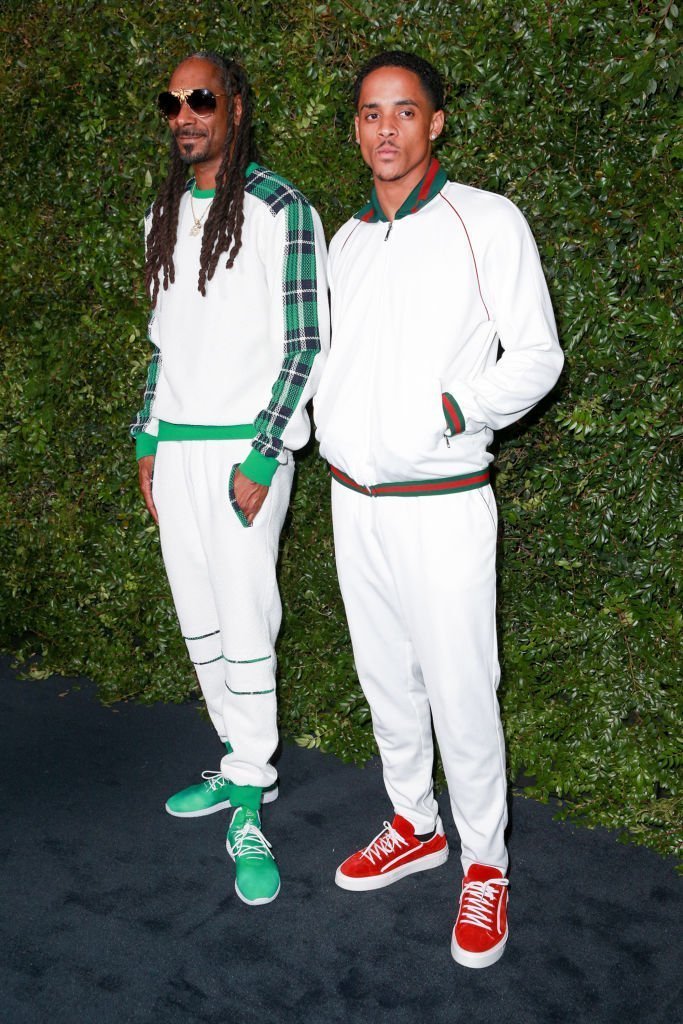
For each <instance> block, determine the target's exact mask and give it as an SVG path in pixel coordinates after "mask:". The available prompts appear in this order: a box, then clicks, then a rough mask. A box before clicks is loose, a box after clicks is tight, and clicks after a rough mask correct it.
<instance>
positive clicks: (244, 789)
mask: <svg viewBox="0 0 683 1024" xmlns="http://www.w3.org/2000/svg"><path fill="white" fill-rule="evenodd" d="M262 792H263V790H262V789H260V787H259V786H236V785H235V784H234V783H232V782H231V783H230V803H231V804H232V806H233V807H248V808H249V810H250V811H258V810H259V809H260V807H261V793H262Z"/></svg>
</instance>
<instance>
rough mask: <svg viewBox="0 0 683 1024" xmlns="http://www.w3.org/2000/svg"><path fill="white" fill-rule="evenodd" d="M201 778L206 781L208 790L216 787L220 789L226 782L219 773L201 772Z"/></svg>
mask: <svg viewBox="0 0 683 1024" xmlns="http://www.w3.org/2000/svg"><path fill="white" fill-rule="evenodd" d="M202 778H203V779H206V782H207V783H208V786H209V789H216V787H222V786H224V785H225V783H226V782H227V781H228V780H227V779H226V777H225V775H223V774H222V773H221V772H208V771H207V772H202Z"/></svg>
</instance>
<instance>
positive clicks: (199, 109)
mask: <svg viewBox="0 0 683 1024" xmlns="http://www.w3.org/2000/svg"><path fill="white" fill-rule="evenodd" d="M217 96H225V93H224V92H212V91H211V89H174V91H173V92H160V93H159V95H158V97H157V106H158V107H159V110H160V111H161V113H162V114H163V115H164V117H177V116H178V114H179V113H180V108H181V107H182V105H183V103H187V105H188V107H189V108H190V110H191V111H192V113H193V114H196V115H197V117H208V116H209V114H213V113H214V111H215V110H216V97H217Z"/></svg>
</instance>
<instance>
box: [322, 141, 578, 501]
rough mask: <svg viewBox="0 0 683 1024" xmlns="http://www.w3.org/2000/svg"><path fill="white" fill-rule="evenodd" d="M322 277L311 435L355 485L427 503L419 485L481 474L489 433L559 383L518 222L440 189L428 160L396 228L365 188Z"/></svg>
mask: <svg viewBox="0 0 683 1024" xmlns="http://www.w3.org/2000/svg"><path fill="white" fill-rule="evenodd" d="M328 278H329V282H330V288H331V293H332V350H331V354H330V357H329V359H328V362H327V365H326V368H325V370H324V372H323V376H322V381H321V384H320V388H319V391H318V396H317V398H316V400H315V418H316V423H317V437H318V440H319V442H320V450H321V454H322V455H323V457H324V458H325V459H327V461H328V462H330V463H331V465H332V466H333V467H334V468H336V469H337V470H338V471H340V472H341V474H343V475H344V476H346V477H347V478H350V480H351V482H355V484H357V485H360V486H361V487H362V488H371V487H373V486H374V485H381V484H387V483H391V482H402V483H409V484H414V485H415V490H413V489H412V487H408V488H404V489H403V490H402V491H401V492H400V493H405V494H409V493H422V490H423V485H424V484H425V481H432V482H436V481H443V479H444V478H452V477H461V478H463V481H464V479H465V478H466V476H467V475H469V474H474V475H476V474H477V473H480V472H481V471H482V470H486V468H487V466H488V464H489V463H490V462H491V460H492V458H493V456H492V455H491V454H490V453H489V452H487V447H488V445H489V444H490V443H491V440H492V437H493V431H494V430H496V429H499V428H501V427H506V426H507V425H508V424H510V423H513V422H514V421H515V420H517V419H518V418H519V417H520V416H523V415H524V414H525V413H526V412H528V411H529V410H530V409H531V408H532V407H533V406H534V405H535V404H536V403H537V402H538V401H539V400H540V399H541V398H542V397H543V396H544V395H545V394H546V393H547V392H548V391H550V389H551V388H552V387H553V385H554V384H555V382H556V380H557V378H558V376H559V374H560V371H561V369H562V364H563V355H562V352H561V349H560V346H559V343H558V339H557V331H556V327H555V320H554V317H553V311H552V306H551V303H550V297H549V295H548V289H547V287H546V283H545V280H544V277H543V272H542V270H541V265H540V261H539V256H538V251H537V249H536V245H535V243H534V239H533V237H532V234H531V231H530V230H529V227H528V225H527V223H526V221H525V220H524V217H523V216H522V214H521V213H520V212H519V210H518V209H517V208H516V207H515V206H514V205H513V204H512V203H511V202H509V200H507V199H505V198H504V197H503V196H499V195H495V194H493V193H491V192H483V191H481V190H479V189H475V188H470V187H469V186H466V185H460V184H457V183H455V182H450V181H448V180H447V178H446V175H445V173H444V172H443V171H442V170H441V168H440V167H439V164H438V162H437V161H436V160H432V162H431V165H430V167H429V169H428V171H427V174H426V176H425V178H424V179H423V181H422V182H421V183H420V184H419V185H418V186H417V187H416V189H415V190H414V192H413V193H412V194H411V195H410V196H409V197H408V199H407V200H406V202H405V203H404V204H403V206H402V207H401V209H400V210H399V211H398V213H397V214H396V217H395V219H394V221H393V222H391V223H389V222H388V221H387V219H386V217H385V215H384V213H383V211H382V209H381V207H380V205H379V202H378V200H377V196H376V193H375V192H374V190H373V193H372V199H371V200H370V202H369V203H368V205H367V206H365V207H364V208H363V209H362V210H360V211H359V213H357V214H356V215H355V216H354V217H352V218H351V220H349V221H347V222H346V224H344V226H343V227H342V228H341V229H340V230H339V231H338V232H337V234H336V235H335V236H334V238H333V240H332V243H331V246H330V253H329V264H328ZM499 346H500V349H502V355H500V358H499ZM333 472H334V469H333ZM486 476H488V473H486ZM338 479H341V477H338ZM342 482H348V480H347V481H344V480H342ZM479 485H480V484H479ZM428 490H429V488H428V489H427V491H428ZM437 490H438V488H437ZM447 490H450V488H447ZM392 493H393V492H392Z"/></svg>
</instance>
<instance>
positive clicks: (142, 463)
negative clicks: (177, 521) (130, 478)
mask: <svg viewBox="0 0 683 1024" xmlns="http://www.w3.org/2000/svg"><path fill="white" fill-rule="evenodd" d="M153 475H154V456H153V455H143V456H142V458H141V459H138V482H139V484H140V491H141V492H142V497H143V498H144V499H145V505H146V506H147V511H148V512H149V514H150V515H151V517H152V519H153V520H154V522H155V523H156V524H157V526H158V525H159V514H158V512H157V510H156V505H155V504H154V498H153V497H152V477H153Z"/></svg>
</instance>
